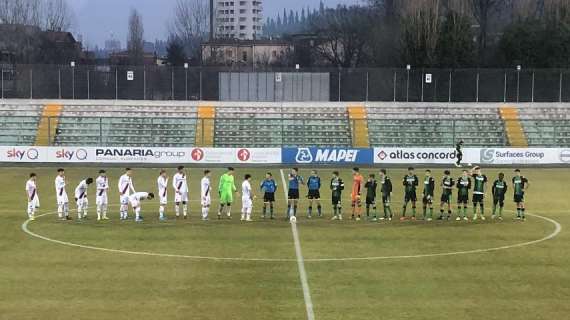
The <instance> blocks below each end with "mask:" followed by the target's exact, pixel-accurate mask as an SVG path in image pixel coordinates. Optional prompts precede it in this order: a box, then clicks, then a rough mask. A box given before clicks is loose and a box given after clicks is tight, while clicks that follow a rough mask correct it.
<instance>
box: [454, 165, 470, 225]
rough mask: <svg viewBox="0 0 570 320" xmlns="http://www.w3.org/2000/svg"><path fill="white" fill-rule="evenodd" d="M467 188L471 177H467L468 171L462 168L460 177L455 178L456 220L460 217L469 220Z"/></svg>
mask: <svg viewBox="0 0 570 320" xmlns="http://www.w3.org/2000/svg"><path fill="white" fill-rule="evenodd" d="M469 189H471V178H470V177H469V172H468V171H467V170H463V173H462V175H461V177H459V179H457V218H456V219H455V220H457V221H460V220H461V219H463V220H465V221H468V220H469V218H467V203H468V202H469ZM462 206H463V208H462ZM460 214H461V217H460Z"/></svg>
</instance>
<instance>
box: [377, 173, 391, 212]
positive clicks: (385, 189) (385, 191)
mask: <svg viewBox="0 0 570 320" xmlns="http://www.w3.org/2000/svg"><path fill="white" fill-rule="evenodd" d="M380 191H381V192H382V206H383V207H384V217H383V218H380V220H384V219H388V221H392V217H393V216H394V215H393V214H392V207H390V202H391V198H392V180H390V177H388V174H387V172H386V169H380Z"/></svg>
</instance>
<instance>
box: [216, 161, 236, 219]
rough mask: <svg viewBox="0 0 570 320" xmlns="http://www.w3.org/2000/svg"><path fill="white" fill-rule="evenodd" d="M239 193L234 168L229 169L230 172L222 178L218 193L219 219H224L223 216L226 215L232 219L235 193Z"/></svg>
mask: <svg viewBox="0 0 570 320" xmlns="http://www.w3.org/2000/svg"><path fill="white" fill-rule="evenodd" d="M236 191H237V188H236V185H235V183H234V168H232V167H229V168H228V172H226V173H224V174H223V175H222V176H221V177H220V184H219V186H218V192H219V194H220V210H218V219H221V218H222V214H223V213H224V211H225V213H226V215H227V217H228V219H231V218H232V212H231V211H232V203H233V202H234V192H236Z"/></svg>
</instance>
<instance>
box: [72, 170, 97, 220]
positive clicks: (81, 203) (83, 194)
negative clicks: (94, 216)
mask: <svg viewBox="0 0 570 320" xmlns="http://www.w3.org/2000/svg"><path fill="white" fill-rule="evenodd" d="M92 183H93V178H87V179H85V180H81V182H79V184H78V185H77V187H76V188H75V203H77V219H78V220H81V219H83V218H87V209H88V208H89V200H88V199H87V188H89V185H90V184H92Z"/></svg>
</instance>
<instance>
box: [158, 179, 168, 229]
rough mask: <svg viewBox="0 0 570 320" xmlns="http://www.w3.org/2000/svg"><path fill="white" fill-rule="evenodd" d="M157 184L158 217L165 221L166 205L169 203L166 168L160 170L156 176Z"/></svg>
mask: <svg viewBox="0 0 570 320" xmlns="http://www.w3.org/2000/svg"><path fill="white" fill-rule="evenodd" d="M156 185H157V187H158V205H159V207H158V219H159V220H160V221H165V220H166V214H165V211H166V205H167V204H168V175H167V174H166V170H164V169H161V170H160V172H159V174H158V178H156Z"/></svg>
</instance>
